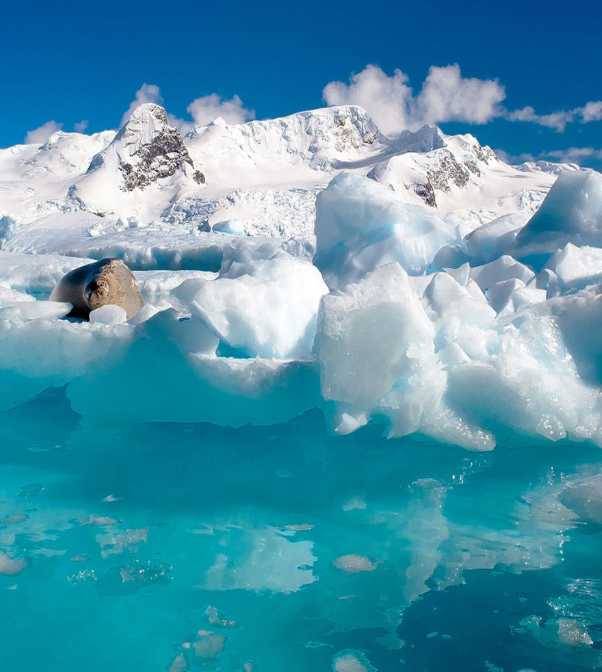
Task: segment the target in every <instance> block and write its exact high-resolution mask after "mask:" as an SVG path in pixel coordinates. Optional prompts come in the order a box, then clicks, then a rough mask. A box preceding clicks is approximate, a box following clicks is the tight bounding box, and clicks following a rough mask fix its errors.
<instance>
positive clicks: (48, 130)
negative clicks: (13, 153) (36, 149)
mask: <svg viewBox="0 0 602 672" xmlns="http://www.w3.org/2000/svg"><path fill="white" fill-rule="evenodd" d="M61 128H63V124H59V123H57V122H56V121H47V122H46V123H45V124H43V125H42V126H40V127H39V128H34V130H33V131H28V133H27V135H26V136H25V140H24V142H25V144H26V145H34V144H35V145H42V144H43V143H45V142H46V140H48V138H49V137H50V136H51V135H52V134H53V133H56V132H57V131H60V130H61Z"/></svg>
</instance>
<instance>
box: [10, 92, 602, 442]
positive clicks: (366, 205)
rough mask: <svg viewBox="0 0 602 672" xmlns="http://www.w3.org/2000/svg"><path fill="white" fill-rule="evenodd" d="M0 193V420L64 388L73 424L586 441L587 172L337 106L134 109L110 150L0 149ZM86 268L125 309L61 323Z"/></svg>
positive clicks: (83, 146)
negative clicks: (152, 423)
mask: <svg viewBox="0 0 602 672" xmlns="http://www.w3.org/2000/svg"><path fill="white" fill-rule="evenodd" d="M558 172H559V175H558V174H557V173H558ZM201 173H202V178H203V179H201ZM0 185H1V186H2V194H3V196H2V200H1V201H0V215H2V219H1V220H0V241H1V245H2V251H1V252H0V338H1V341H2V346H3V347H2V349H1V350H0V406H1V407H2V408H4V409H7V408H11V407H14V406H16V405H17V404H20V403H23V402H24V401H26V400H27V399H31V398H33V397H34V396H35V395H36V394H38V393H39V392H41V391H42V390H43V389H45V388H46V387H48V386H50V385H67V395H68V396H69V398H70V400H71V402H72V405H73V408H74V409H75V410H77V411H78V412H79V413H81V414H82V415H83V416H84V418H85V419H86V421H88V422H92V423H94V422H105V423H113V422H141V421H146V420H151V419H152V420H164V421H170V420H173V421H208V422H213V423H217V424H232V425H235V426H239V425H243V424H246V423H258V424H272V423H277V422H281V421H283V420H286V419H287V418H291V417H294V416H296V415H298V414H300V413H303V412H304V411H306V410H308V409H311V408H320V409H322V411H323V412H324V414H325V415H326V417H327V419H328V422H329V424H330V427H331V429H332V431H333V432H335V433H339V434H347V433H350V432H353V431H354V430H356V429H357V428H359V427H361V426H363V425H366V424H369V423H370V422H378V423H383V424H384V425H385V431H386V433H387V435H388V436H392V437H399V436H405V435H409V434H412V435H416V436H419V437H423V438H428V439H429V440H433V441H437V442H442V443H446V444H453V445H459V446H463V447H465V448H469V449H475V450H490V449H492V448H493V447H494V446H495V444H496V441H498V440H499V439H500V438H507V437H509V436H510V437H514V438H515V439H518V438H521V439H524V440H527V439H528V440H529V441H550V440H552V441H557V440H560V439H564V438H567V437H568V438H570V439H572V440H575V441H584V440H588V441H591V442H593V443H595V444H597V445H602V397H601V391H602V390H601V387H600V386H601V384H602V366H601V364H600V354H599V353H600V348H599V343H598V334H599V333H600V331H599V326H598V325H599V323H600V320H601V317H600V316H601V315H602V313H601V305H602V304H601V303H600V301H601V295H602V292H601V290H600V286H601V285H599V284H597V283H599V282H600V281H601V280H602V247H601V246H602V219H601V217H602V214H601V213H602V186H601V185H602V176H600V175H599V174H597V173H595V172H593V171H591V170H579V169H577V168H576V167H574V166H565V167H564V169H563V170H561V171H558V170H556V169H552V168H551V167H546V166H540V165H534V164H524V165H523V166H520V167H512V166H509V165H507V164H505V163H503V162H501V161H499V160H498V159H497V158H496V157H495V155H494V153H493V152H492V151H491V150H490V149H489V148H487V147H481V145H480V144H479V143H478V141H477V140H476V139H475V138H473V137H472V136H469V135H463V136H453V137H450V136H445V135H444V134H442V133H441V132H440V131H439V130H438V129H433V128H430V127H425V128H423V129H421V130H420V131H418V132H417V133H409V132H405V133H403V134H402V135H401V136H400V137H399V138H395V139H391V138H387V137H386V136H384V135H383V134H382V133H380V131H379V130H378V129H377V128H376V126H375V125H374V123H373V122H372V121H371V120H370V119H369V117H368V116H367V115H366V113H365V112H364V111H363V110H362V109H361V108H359V107H354V106H343V107H334V108H327V109H324V110H317V111H313V112H305V113H300V114H297V115H292V116H290V117H286V118H283V119H276V120H268V121H261V122H259V121H254V122H249V123H247V124H241V125H233V126H228V125H227V124H226V123H225V122H223V121H222V120H217V121H215V122H213V123H212V124H209V125H208V126H206V127H197V128H195V129H193V131H191V132H190V133H189V134H188V135H186V136H185V137H182V136H181V135H180V133H179V132H178V131H177V130H176V129H173V128H171V127H170V126H169V125H168V122H167V117H166V115H165V111H164V110H163V108H161V107H160V106H158V105H155V104H151V103H148V104H144V105H142V106H140V107H139V108H138V109H137V110H136V111H135V112H134V113H133V114H132V116H131V117H130V119H129V120H128V121H127V123H126V124H125V125H124V127H123V128H122V129H121V130H120V131H119V132H118V133H117V134H114V133H113V132H109V131H107V132H104V133H100V134H96V135H92V136H86V135H82V134H67V133H63V132H58V133H55V134H54V135H53V136H51V138H50V139H49V140H48V141H47V142H46V143H45V144H44V145H41V146H39V147H38V146H34V145H22V146H17V147H13V148H9V149H5V150H0ZM106 256H119V257H121V258H123V259H124V260H125V261H126V263H129V264H130V266H131V267H132V268H133V269H134V270H135V271H136V274H137V278H138V280H139V282H140V286H141V289H142V292H143V294H144V295H145V298H146V300H147V303H148V305H147V306H146V307H145V309H143V310H142V311H141V312H140V313H139V314H138V315H137V316H135V317H134V318H132V319H131V320H129V321H128V320H126V319H125V318H124V315H123V314H122V313H123V311H121V310H120V309H119V308H117V307H113V306H105V307H103V308H101V309H99V310H97V311H93V313H92V315H91V319H90V322H89V323H88V322H85V323H84V322H78V321H73V320H65V319H63V318H64V316H65V315H66V314H67V313H68V312H69V306H68V305H67V304H56V303H52V302H49V301H47V300H46V297H47V296H48V294H49V292H50V291H51V289H52V287H53V286H54V284H56V282H57V281H58V280H59V279H60V277H62V275H63V274H64V273H66V272H68V271H69V270H72V269H73V268H76V267H77V266H78V265H83V264H84V263H86V262H88V261H89V260H90V259H98V258H102V257H106ZM153 381H154V382H153ZM109 388H110V389H112V390H123V392H122V393H113V396H112V398H114V397H115V394H117V396H118V397H119V394H122V395H123V399H122V400H121V403H110V404H109V403H106V404H105V406H104V408H103V412H102V413H99V412H97V411H98V405H99V404H101V405H102V403H103V402H102V401H100V402H99V401H98V399H99V396H100V398H101V399H102V397H103V395H99V394H98V391H99V390H103V389H107V390H108V389H109ZM91 390H96V391H97V392H96V393H95V394H94V395H91V394H90V391H91ZM92 396H94V403H92V402H91V397H92ZM500 399H504V403H503V404H500V403H499V400H500Z"/></svg>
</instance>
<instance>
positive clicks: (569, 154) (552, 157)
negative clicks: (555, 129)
mask: <svg viewBox="0 0 602 672" xmlns="http://www.w3.org/2000/svg"><path fill="white" fill-rule="evenodd" d="M495 153H496V155H497V157H498V158H499V159H501V160H502V161H505V162H506V163H510V164H513V165H516V164H517V163H524V162H525V161H533V162H534V161H553V162H559V163H576V164H578V165H585V164H587V163H589V162H591V161H600V160H602V149H594V148H593V147H569V148H568V149H554V150H551V151H546V152H541V154H538V155H537V156H535V155H533V154H508V153H507V152H505V151H504V150H503V149H496V150H495Z"/></svg>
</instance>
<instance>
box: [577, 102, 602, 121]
mask: <svg viewBox="0 0 602 672" xmlns="http://www.w3.org/2000/svg"><path fill="white" fill-rule="evenodd" d="M579 114H580V115H581V119H582V120H583V123H584V124H587V123H588V122H590V121H600V120H601V119H602V100H598V101H596V102H593V101H590V102H589V103H587V104H586V105H584V106H583V107H582V108H580V109H579Z"/></svg>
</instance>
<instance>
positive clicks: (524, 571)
mask: <svg viewBox="0 0 602 672" xmlns="http://www.w3.org/2000/svg"><path fill="white" fill-rule="evenodd" d="M381 434H382V428H379V427H377V426H373V427H368V428H365V429H364V430H361V431H359V432H357V433H355V434H353V435H351V436H348V437H342V438H341V437H338V438H333V437H329V436H328V435H327V434H326V431H325V427H324V424H323V419H322V416H321V414H319V413H315V414H314V413H308V414H305V415H304V416H302V417H300V418H297V419H296V420H294V421H291V422H289V423H286V424H284V425H279V426H275V427H274V426H272V427H269V428H256V427H244V428H241V429H238V430H232V429H227V428H220V427H215V426H211V425H175V424H154V425H152V424H148V425H138V426H131V427H112V428H103V429H98V428H92V427H86V426H84V425H83V424H82V423H81V421H80V418H79V416H77V414H75V413H73V412H72V411H71V409H70V407H69V403H68V401H67V399H66V397H65V393H64V390H62V389H51V390H47V391H45V392H44V393H42V395H40V397H39V398H37V399H36V400H33V401H31V402H28V403H27V404H24V405H23V406H21V407H19V408H16V409H13V410H12V411H8V412H4V413H2V414H0V463H1V468H2V475H3V476H2V479H1V481H0V599H1V604H2V608H1V609H0V669H2V670H10V671H11V672H20V671H27V672H29V671H33V670H36V671H37V670H44V671H45V672H55V671H56V672H71V671H73V672H75V671H77V672H81V670H86V671H87V672H100V671H103V672H105V671H109V670H111V671H112V670H118V669H132V670H155V669H156V670H166V669H168V670H171V671H172V672H175V671H183V670H188V669H191V670H192V669H195V668H196V669H198V668H201V669H217V670H235V671H241V670H244V671H246V672H253V671H254V670H261V672H266V671H272V670H273V671H281V670H295V671H296V670H299V671H305V670H307V671H310V670H311V671H313V670H320V669H324V670H335V672H363V671H364V670H372V669H376V670H379V671H381V672H382V671H388V670H397V669H407V670H433V671H434V670H442V669H445V670H449V671H450V672H455V671H456V670H457V671H458V672H459V671H462V672H467V671H470V670H475V671H476V670H480V671H483V670H496V669H504V670H506V672H507V671H508V670H520V669H525V670H526V669H536V670H538V672H542V671H545V670H559V671H560V670H568V671H572V670H575V671H577V670H585V669H593V668H595V667H598V666H600V665H601V659H600V656H599V653H598V651H599V650H600V649H601V648H602V589H601V588H600V586H602V567H601V566H600V563H599V562H598V558H599V557H600V540H601V539H602V536H601V531H602V528H600V527H599V525H598V524H597V523H596V522H594V520H592V519H589V520H588V519H585V518H582V517H580V515H583V511H584V510H585V511H590V510H592V506H593V507H594V508H595V505H596V502H595V501H594V503H593V504H592V502H591V501H590V502H589V504H588V506H587V507H585V508H584V507H583V506H581V507H580V506H578V505H574V504H573V500H574V499H575V496H576V495H575V493H579V492H580V491H581V490H583V491H584V492H588V493H590V490H591V488H590V487H589V485H588V488H589V489H588V488H581V489H580V488H579V487H577V488H575V487H574V484H575V483H580V482H581V481H585V482H587V483H590V482H591V481H588V480H587V479H591V477H592V476H595V475H596V474H597V473H599V471H600V465H601V464H602V457H601V456H600V455H599V451H598V450H597V449H593V448H590V447H586V446H580V445H574V444H563V445H557V446H554V447H552V448H550V447H549V446H548V447H546V448H541V447H521V448H508V447H503V446H501V447H498V448H496V450H495V451H493V452H492V453H485V454H483V453H480V454H472V453H467V452H465V451H462V450H459V449H454V448H448V447H444V446H430V445H424V444H420V443H416V442H414V441H412V440H409V439H404V440H396V441H385V440H384V439H382V438H381ZM567 487H572V490H571V493H572V494H571V497H567V496H566V494H563V493H565V491H566V488H567ZM590 494H591V493H590ZM590 500H591V497H590ZM565 504H567V505H565ZM577 504H579V502H577ZM568 505H570V506H571V508H568ZM596 510H597V509H596ZM600 510H601V511H602V508H601V509H600ZM400 661H403V663H402V662H400ZM404 665H405V667H404Z"/></svg>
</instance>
